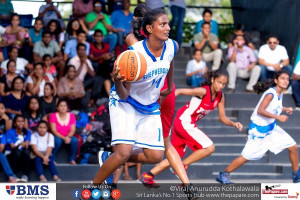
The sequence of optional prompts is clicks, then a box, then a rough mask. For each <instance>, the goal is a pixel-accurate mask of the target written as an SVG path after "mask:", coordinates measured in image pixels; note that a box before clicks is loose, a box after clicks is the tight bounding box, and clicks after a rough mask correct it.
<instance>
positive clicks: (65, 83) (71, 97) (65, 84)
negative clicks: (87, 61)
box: [58, 65, 89, 110]
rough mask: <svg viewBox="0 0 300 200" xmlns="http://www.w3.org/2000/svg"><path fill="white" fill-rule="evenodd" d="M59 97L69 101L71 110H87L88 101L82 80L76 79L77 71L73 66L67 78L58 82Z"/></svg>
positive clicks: (70, 67) (69, 68)
mask: <svg viewBox="0 0 300 200" xmlns="http://www.w3.org/2000/svg"><path fill="white" fill-rule="evenodd" d="M58 96H59V97H62V98H65V99H67V100H68V102H69V105H70V109H71V110H81V109H82V110H86V109H87V105H88V103H89V102H88V99H87V98H85V91H84V86H83V83H82V80H80V79H79V78H78V77H76V69H75V67H74V66H73V65H69V66H68V71H67V74H66V76H64V77H62V78H61V79H60V80H59V82H58Z"/></svg>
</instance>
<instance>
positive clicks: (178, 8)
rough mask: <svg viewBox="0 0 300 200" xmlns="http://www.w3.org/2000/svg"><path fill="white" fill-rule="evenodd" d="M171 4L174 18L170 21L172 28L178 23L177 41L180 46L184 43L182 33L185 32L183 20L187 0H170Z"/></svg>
mask: <svg viewBox="0 0 300 200" xmlns="http://www.w3.org/2000/svg"><path fill="white" fill-rule="evenodd" d="M169 6H170V9H171V13H172V20H171V22H170V28H171V30H172V29H173V28H174V25H175V24H176V41H177V42H178V44H179V46H181V43H182V33H183V20H184V17H185V9H186V5H185V0H170V1H169Z"/></svg>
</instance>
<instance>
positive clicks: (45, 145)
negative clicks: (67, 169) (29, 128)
mask: <svg viewBox="0 0 300 200" xmlns="http://www.w3.org/2000/svg"><path fill="white" fill-rule="evenodd" d="M47 130H48V124H47V122H46V121H44V120H42V121H39V122H38V125H37V131H36V132H35V133H34V134H32V136H31V143H30V144H31V149H32V151H33V153H34V154H35V155H36V157H35V158H34V163H35V169H36V172H37V174H38V176H39V178H40V181H41V182H46V181H47V179H46V177H45V175H44V169H43V167H44V166H48V168H49V171H50V173H51V175H52V177H53V180H54V181H56V182H60V181H61V179H60V178H59V177H58V173H57V169H56V166H55V164H54V158H53V155H52V150H53V148H54V137H53V135H52V134H51V133H49V132H48V131H47Z"/></svg>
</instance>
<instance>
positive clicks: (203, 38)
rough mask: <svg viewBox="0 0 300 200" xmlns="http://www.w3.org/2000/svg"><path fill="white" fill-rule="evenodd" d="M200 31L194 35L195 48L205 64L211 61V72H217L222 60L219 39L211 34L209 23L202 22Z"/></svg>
mask: <svg viewBox="0 0 300 200" xmlns="http://www.w3.org/2000/svg"><path fill="white" fill-rule="evenodd" d="M201 30H202V32H201V33H197V34H196V35H194V44H195V48H196V49H200V50H201V51H202V53H203V60H204V61H205V62H210V61H213V66H212V70H217V69H219V67H220V65H221V60H222V50H221V49H219V47H218V46H219V39H218V37H217V36H216V35H215V34H214V33H211V31H210V30H211V26H210V23H209V22H204V23H203V24H202V28H201Z"/></svg>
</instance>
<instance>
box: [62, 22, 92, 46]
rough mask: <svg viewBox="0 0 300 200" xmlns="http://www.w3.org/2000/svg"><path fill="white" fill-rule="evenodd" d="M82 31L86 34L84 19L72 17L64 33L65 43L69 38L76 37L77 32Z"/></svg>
mask: <svg viewBox="0 0 300 200" xmlns="http://www.w3.org/2000/svg"><path fill="white" fill-rule="evenodd" d="M82 31H84V32H85V33H86V34H88V32H89V30H88V29H87V27H86V26H85V23H84V21H82V20H80V19H78V18H73V19H72V20H71V21H70V22H69V23H68V26H67V30H66V35H65V43H67V42H68V41H69V40H71V39H77V35H78V33H80V32H82Z"/></svg>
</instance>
